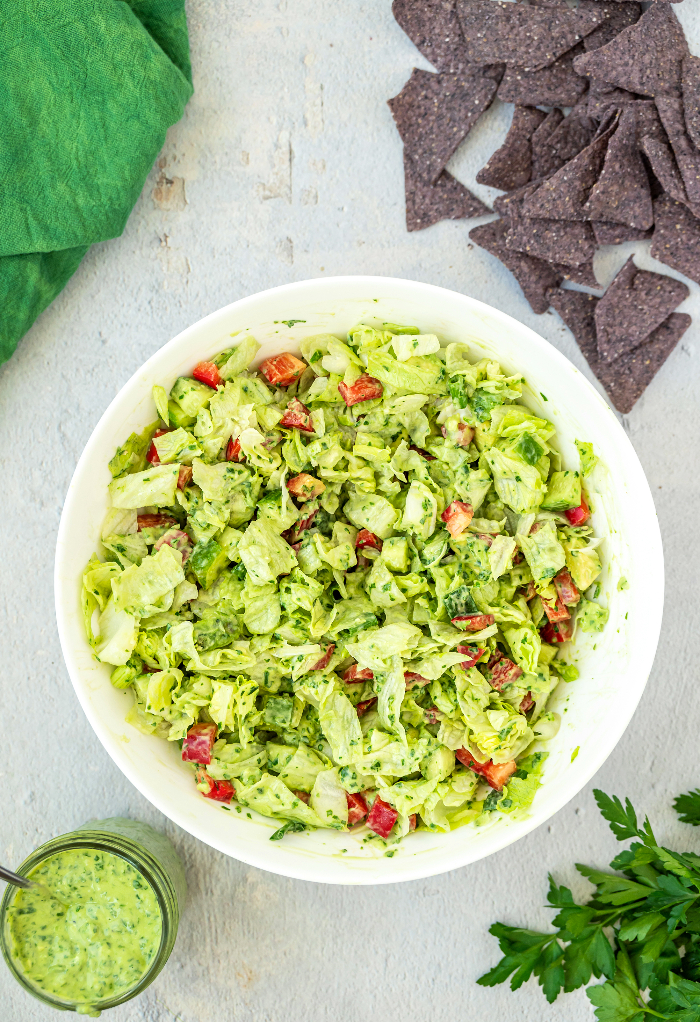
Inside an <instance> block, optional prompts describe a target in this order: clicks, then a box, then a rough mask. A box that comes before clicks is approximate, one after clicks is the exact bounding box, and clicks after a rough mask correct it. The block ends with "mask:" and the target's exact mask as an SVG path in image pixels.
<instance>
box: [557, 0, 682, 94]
mask: <svg viewBox="0 0 700 1022" xmlns="http://www.w3.org/2000/svg"><path fill="white" fill-rule="evenodd" d="M687 56H688V44H687V42H686V40H685V36H684V35H683V29H682V28H681V26H680V25H679V23H678V19H677V18H676V15H675V14H674V13H673V10H672V8H671V7H670V6H669V5H668V4H666V3H659V4H654V5H653V6H652V7H650V8H649V9H648V10H647V11H645V13H644V14H643V15H642V17H641V18H640V19H639V21H638V22H637V24H636V25H631V26H630V27H629V28H626V29H624V31H622V32H620V34H619V35H617V36H615V38H614V39H613V40H612V42H609V43H608V44H607V46H601V48H600V49H598V50H593V51H592V52H591V53H585V54H583V56H581V57H577V58H576V60H575V61H574V68H575V69H576V71H577V72H578V74H580V75H585V76H586V77H587V78H602V79H603V81H605V82H608V83H609V84H610V85H617V86H618V88H620V89H627V90H628V92H637V93H639V94H641V95H643V96H657V95H672V96H673V95H676V96H677V95H680V91H681V66H682V63H683V59H684V58H685V57H687Z"/></svg>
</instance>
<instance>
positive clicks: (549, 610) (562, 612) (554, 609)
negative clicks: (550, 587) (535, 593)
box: [542, 596, 571, 625]
mask: <svg viewBox="0 0 700 1022" xmlns="http://www.w3.org/2000/svg"><path fill="white" fill-rule="evenodd" d="M542 606H543V607H544V612H545V614H546V615H547V620H548V621H549V622H550V624H553V625H554V624H558V622H559V621H568V619H569V618H570V617H571V614H570V613H569V612H568V610H567V609H566V607H565V606H564V604H563V603H562V602H561V600H560V599H559V597H558V596H557V599H556V603H555V604H554V606H552V604H551V603H550V602H549V601H548V600H542Z"/></svg>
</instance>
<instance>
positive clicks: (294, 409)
mask: <svg viewBox="0 0 700 1022" xmlns="http://www.w3.org/2000/svg"><path fill="white" fill-rule="evenodd" d="M279 424H280V426H284V428H285V429H301V430H303V432H304V433H313V432H314V425H313V423H312V421H311V412H310V411H309V409H308V408H307V407H306V405H303V404H302V403H301V401H300V400H299V398H298V397H293V398H292V400H291V401H290V402H289V404H288V405H287V408H286V411H285V413H284V415H283V416H282V418H281V419H280V421H279Z"/></svg>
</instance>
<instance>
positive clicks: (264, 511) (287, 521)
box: [258, 488, 306, 533]
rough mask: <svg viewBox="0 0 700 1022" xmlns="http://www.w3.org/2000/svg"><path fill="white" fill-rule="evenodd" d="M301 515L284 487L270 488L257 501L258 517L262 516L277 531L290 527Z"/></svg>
mask: <svg viewBox="0 0 700 1022" xmlns="http://www.w3.org/2000/svg"><path fill="white" fill-rule="evenodd" d="M304 514H306V512H304ZM301 516H302V512H301V511H299V510H298V509H297V508H296V507H295V506H294V504H293V502H292V500H291V499H290V497H289V494H288V493H287V490H286V488H285V490H281V489H280V490H270V491H269V492H268V493H266V494H265V496H264V497H261V498H260V500H259V501H258V518H264V519H265V520H266V521H268V522H269V523H270V524H271V525H272V526H273V527H274V528H275V530H276V531H277V532H278V533H282V532H284V531H285V529H289V528H291V526H292V525H294V523H295V522H296V521H298V520H299V518H301Z"/></svg>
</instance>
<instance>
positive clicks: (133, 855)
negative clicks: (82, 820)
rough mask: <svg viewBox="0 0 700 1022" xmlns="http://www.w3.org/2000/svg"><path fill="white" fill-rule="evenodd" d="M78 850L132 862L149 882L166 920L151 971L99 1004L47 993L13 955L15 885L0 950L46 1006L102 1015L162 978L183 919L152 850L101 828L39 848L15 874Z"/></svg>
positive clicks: (5, 905) (5, 903)
mask: <svg viewBox="0 0 700 1022" xmlns="http://www.w3.org/2000/svg"><path fill="white" fill-rule="evenodd" d="M75 848H82V849H92V848H94V849H95V850H96V851H103V852H107V853H109V854H111V855H116V856H118V857H119V858H121V859H123V860H124V861H125V862H128V863H129V865H131V866H132V867H133V868H134V869H136V870H137V871H138V872H139V873H140V874H141V876H142V877H143V878H144V880H146V882H147V883H148V885H149V887H150V888H151V890H152V891H153V893H154V895H155V897H156V900H157V902H158V908H159V910H160V917H161V935H160V944H159V946H158V950H157V951H156V953H155V955H154V957H153V961H152V962H151V965H150V967H149V968H148V969H147V971H146V972H144V974H143V975H142V976H141V977H140V978H139V979H138V980H137V982H136V983H135V984H134V985H133V986H131V987H128V988H127V989H126V990H122V991H120V993H119V994H117V995H113V996H111V997H106V998H101V999H99V1000H95V1001H89V1002H85V1001H76V1000H67V999H64V998H59V997H56V996H55V995H53V994H50V993H49V992H48V991H46V990H43V989H42V988H41V987H40V986H38V985H36V984H35V983H33V982H32V980H31V979H30V978H29V977H28V976H27V975H26V974H25V973H24V971H23V970H22V968H21V967H20V965H19V962H18V961H17V959H16V958H15V956H14V954H13V950H12V940H11V938H10V934H9V919H8V911H9V909H10V907H11V905H12V903H13V901H14V899H15V897H16V896H17V893H18V891H19V890H21V888H16V887H13V886H12V885H11V884H8V885H7V887H6V889H5V892H4V894H3V897H2V900H1V901H0V950H1V951H2V955H3V958H4V959H5V962H6V963H7V966H8V968H9V969H10V972H11V973H12V975H13V976H14V978H15V979H16V980H17V982H18V983H19V984H20V985H21V986H22V987H24V989H25V990H27V992H28V993H30V994H32V995H33V996H34V997H36V998H37V999H38V1000H40V1001H43V1003H44V1004H48V1005H50V1006H51V1007H52V1008H58V1009H59V1010H64V1011H65V1010H69V1011H70V1010H76V1009H77V1008H78V1006H84V1005H85V1004H86V1003H88V1004H89V1007H90V1008H93V1009H94V1011H95V1013H97V1014H99V1012H101V1011H104V1010H106V1009H107V1008H114V1007H116V1006H117V1005H119V1004H123V1003H124V1002H125V1001H129V1000H131V999H132V998H133V997H136V996H137V995H138V994H140V993H142V991H143V990H145V989H146V987H148V986H149V985H150V984H151V983H152V982H153V980H154V979H155V978H156V976H157V975H158V973H159V972H160V971H161V969H162V968H163V966H164V965H165V963H166V962H167V960H168V958H169V957H170V952H171V951H172V948H173V946H174V943H175V937H176V935H177V928H178V923H179V915H180V913H179V905H178V899H177V892H176V890H175V887H174V885H173V882H172V879H171V878H170V876H169V874H168V872H167V871H166V870H165V868H164V867H163V866H162V865H161V863H160V862H159V861H158V859H157V858H156V857H155V856H154V855H153V853H152V852H150V851H149V850H148V849H147V848H145V847H144V846H143V845H141V844H139V843H138V842H137V841H134V840H132V839H131V838H129V837H125V836H123V835H121V834H116V833H113V832H111V831H104V830H100V829H99V828H97V827H96V828H95V829H94V830H93V829H90V830H87V829H85V830H82V829H81V830H75V831H71V832H70V833H68V834H62V835H60V836H59V837H55V838H51V839H50V840H49V841H46V842H45V843H44V844H42V845H39V847H38V848H35V849H34V851H33V852H31V853H30V854H29V855H28V856H27V857H26V859H24V861H23V862H22V863H21V864H20V865H19V866H18V867H17V869H16V870H15V872H16V873H18V874H19V875H20V876H30V875H31V872H32V871H33V870H34V869H36V867H37V866H39V865H40V864H41V863H43V862H45V861H47V860H48V859H50V858H51V857H52V856H53V855H56V854H58V853H59V852H64V851H70V850H71V849H75Z"/></svg>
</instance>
